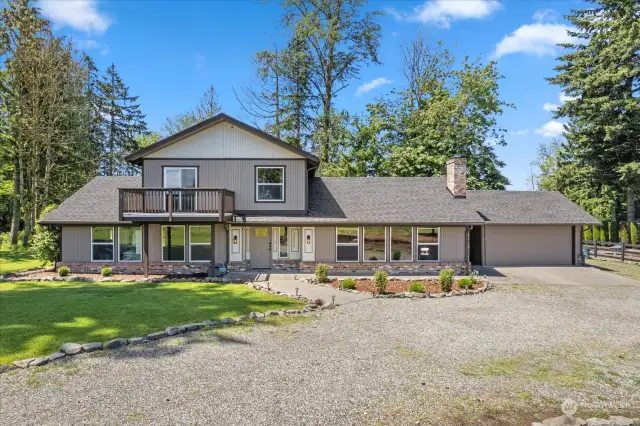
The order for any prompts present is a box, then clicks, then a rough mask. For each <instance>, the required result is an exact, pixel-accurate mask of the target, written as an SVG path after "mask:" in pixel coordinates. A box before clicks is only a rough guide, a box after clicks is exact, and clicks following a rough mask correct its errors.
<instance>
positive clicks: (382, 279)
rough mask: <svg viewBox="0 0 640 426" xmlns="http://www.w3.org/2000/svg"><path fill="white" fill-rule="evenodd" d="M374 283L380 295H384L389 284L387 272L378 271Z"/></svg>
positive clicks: (374, 276) (374, 275)
mask: <svg viewBox="0 0 640 426" xmlns="http://www.w3.org/2000/svg"><path fill="white" fill-rule="evenodd" d="M373 282H375V284H376V288H377V289H378V293H384V292H385V291H386V290H387V283H388V282H389V274H387V273H386V272H385V271H376V273H375V274H373Z"/></svg>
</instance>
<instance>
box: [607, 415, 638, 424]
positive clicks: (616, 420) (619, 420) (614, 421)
mask: <svg viewBox="0 0 640 426" xmlns="http://www.w3.org/2000/svg"><path fill="white" fill-rule="evenodd" d="M609 420H610V421H611V426H635V425H637V424H640V420H638V419H629V418H627V417H622V416H611V417H609Z"/></svg>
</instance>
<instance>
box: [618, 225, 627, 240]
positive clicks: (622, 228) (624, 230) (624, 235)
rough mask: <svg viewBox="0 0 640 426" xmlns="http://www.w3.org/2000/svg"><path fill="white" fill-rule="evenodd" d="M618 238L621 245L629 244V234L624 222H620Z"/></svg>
mask: <svg viewBox="0 0 640 426" xmlns="http://www.w3.org/2000/svg"><path fill="white" fill-rule="evenodd" d="M618 236H619V237H620V242H621V243H625V244H629V232H628V231H627V224H626V222H622V224H621V226H620V232H619V233H618Z"/></svg>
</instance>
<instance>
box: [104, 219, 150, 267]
mask: <svg viewBox="0 0 640 426" xmlns="http://www.w3.org/2000/svg"><path fill="white" fill-rule="evenodd" d="M122 228H135V226H118V231H117V232H118V262H120V263H141V262H142V259H143V257H144V250H142V253H140V260H121V259H120V230H121V229H122ZM139 229H140V236H141V237H142V241H143V243H142V244H144V229H143V228H142V225H141V226H140V227H139ZM91 252H92V253H93V250H91Z"/></svg>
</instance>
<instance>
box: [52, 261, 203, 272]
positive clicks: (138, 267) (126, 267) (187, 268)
mask: <svg viewBox="0 0 640 426" xmlns="http://www.w3.org/2000/svg"><path fill="white" fill-rule="evenodd" d="M56 266H57V267H58V268H59V267H60V266H66V267H68V268H69V270H70V271H71V272H72V273H74V274H99V273H100V271H101V270H102V268H104V267H105V266H107V267H109V268H111V270H112V271H113V273H114V274H127V275H131V274H144V265H143V264H142V262H131V263H123V262H115V263H111V262H104V263H103V262H90V263H69V262H58V263H57V264H56ZM208 272H209V262H203V263H185V262H149V273H150V274H153V275H194V274H207V273H208Z"/></svg>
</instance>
